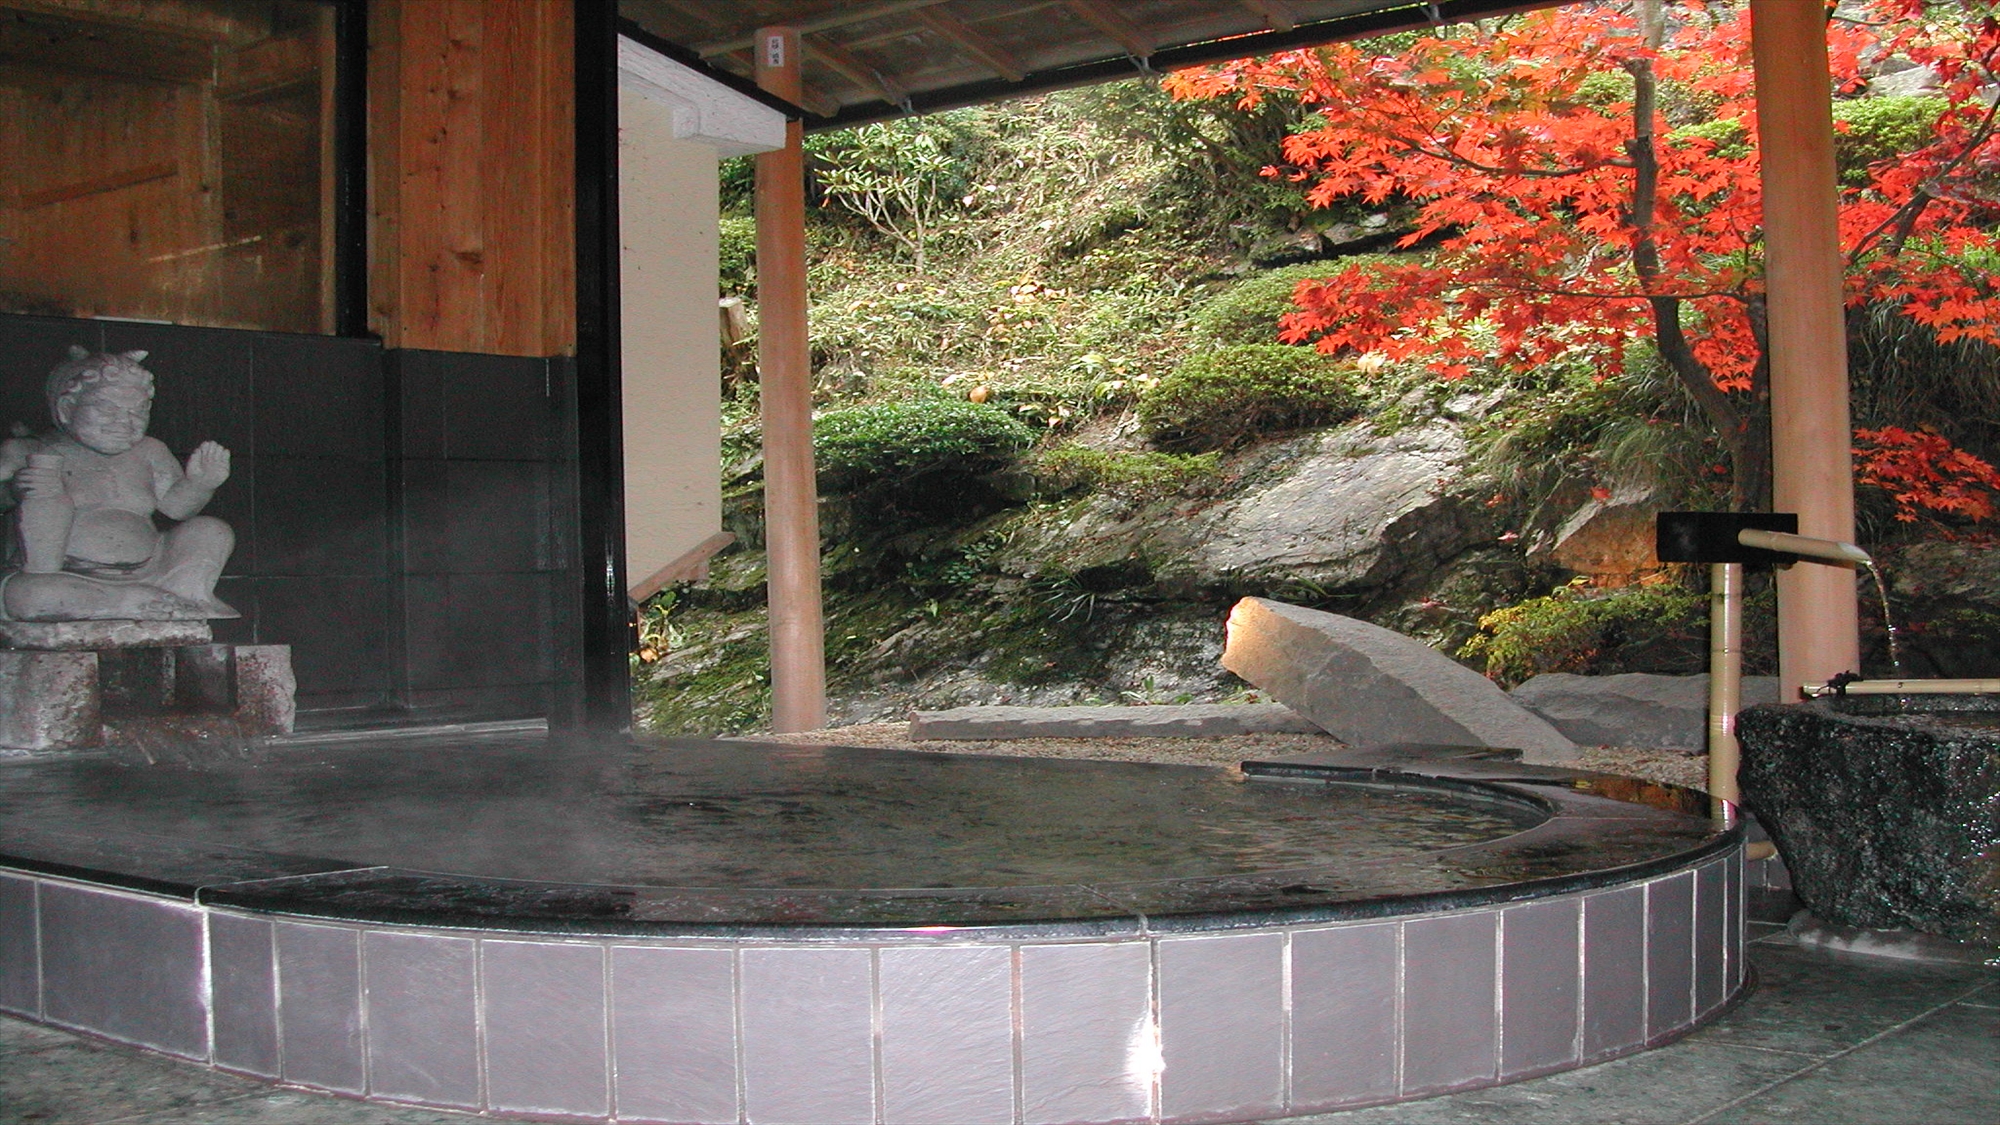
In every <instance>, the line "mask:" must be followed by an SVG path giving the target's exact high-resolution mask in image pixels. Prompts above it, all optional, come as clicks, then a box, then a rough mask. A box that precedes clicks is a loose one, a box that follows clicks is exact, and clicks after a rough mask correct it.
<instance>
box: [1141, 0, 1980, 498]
mask: <svg viewBox="0 0 2000 1125" xmlns="http://www.w3.org/2000/svg"><path fill="white" fill-rule="evenodd" d="M1869 13H1870V18H1867V19H1848V18H1836V19H1832V20H1830V21H1829V23H1828V28H1827V41H1828V46H1829V52H1830V56H1831V60H1832V69H1833V75H1832V79H1833V81H1834V82H1835V83H1837V84H1838V87H1839V88H1840V89H1841V90H1842V91H1844V92H1848V93H1853V92H1857V91H1858V90H1859V89H1860V88H1861V86H1862V84H1863V74H1864V69H1865V68H1866V67H1867V66H1868V65H1869V64H1872V63H1874V62H1876V61H1878V60H1881V59H1884V58H1888V57H1891V56H1894V57H1899V58H1902V59H1907V60H1909V61H1911V62H1915V63H1918V64H1921V65H1924V66H1926V67H1929V68H1930V69H1931V70H1932V71H1933V72H1934V73H1936V74H1937V75H1938V76H1939V78H1940V80H1941V83H1942V89H1941V91H1940V93H1941V94H1942V95H1943V97H1944V99H1945V105H1946V108H1945V111H1944V112H1943V114H1942V115H1941V116H1940V117H1939V118H1938V119H1937V121H1936V123H1935V125H1934V126H1933V128H1932V130H1931V134H1930V138H1929V141H1928V143H1926V144H1924V145H1923V146H1922V147H1920V148H1919V149H1918V150H1917V151H1914V152H1906V153H1902V154H1899V155H1898V156H1896V157H1895V158H1893V159H1889V160H1884V161H1881V162H1879V163H1877V164H1875V165H1873V166H1871V167H1870V168H1869V169H1868V170H1867V173H1866V176H1865V183H1854V184H1849V185H1847V186H1846V187H1844V189H1843V192H1842V199H1841V210H1840V221H1841V230H1842V235H1843V238H1844V240H1845V247H1846V251H1847V260H1848V269H1847V274H1846V284H1847V297H1848V300H1849V302H1850V303H1851V304H1852V305H1856V306H1859V305H1866V304H1873V303H1878V302H1887V303H1891V304H1893V305H1894V306H1896V307H1898V308H1900V310H1901V311H1902V312H1903V313H1904V314H1905V315H1907V316H1909V317H1911V318H1913V319H1915V320H1917V321H1919V322H1921V323H1923V324H1925V325H1927V326H1929V327H1930V328H1931V329H1932V330H1933V331H1934V332H1935V333H1936V336H1937V339H1938V340H1939V341H1940V342H1949V341H1951V340H1954V339H1959V338H1965V337H1973V338H1978V339H1982V340H1987V341H1993V342H2000V330H1997V329H2000V316H1996V315H1995V314H1996V313H2000V299H1996V294H2000V243H1996V239H1995V237H1994V233H1993V230H1992V229H1991V228H1992V225H1993V223H1994V221H1995V220H1996V218H2000V206H1996V195H1995V193H1994V192H1993V191H1992V190H1990V189H1991V187H1992V184H1993V177H1994V175H1995V173H1996V172H2000V140H1996V137H1995V129H1994V125H1995V112H1996V109H1995V106H1994V105H1992V104H1989V103H1988V102H1987V101H1986V100H1984V99H1983V98H1982V97H1981V91H1982V89H1983V88H1987V87H1990V86H1991V84H1993V83H1994V81H1995V67H1996V58H1997V57H2000V21H1996V20H1995V19H1994V18H1993V15H1992V13H1991V12H1990V11H1989V10H1987V7H1986V4H1985V3H1984V2H1973V0H1966V2H1965V3H1959V4H1952V5H1937V6H1927V5H1926V4H1925V3H1924V0H1875V2H1874V3H1873V4H1872V6H1871V7H1870V8H1869ZM1167 86H1168V89H1169V90H1170V92H1171V93H1173V94H1174V95H1175V96H1176V97H1181V98H1218V97H1235V98H1236V99H1238V101H1239V104H1240V105H1242V106H1244V107H1246V108H1247V107H1250V106H1254V105H1256V104H1257V103H1258V102H1259V101H1260V100H1261V99H1263V98H1265V97H1267V96H1269V95H1270V94H1272V93H1273V92H1276V91H1289V92H1292V93H1293V94H1295V95H1296V96H1297V97H1298V98H1299V99H1300V101H1301V103H1302V104H1305V105H1307V106H1310V107H1311V108H1312V110H1313V116H1312V118H1311V119H1310V121H1309V123H1308V126H1307V127H1305V128H1303V129H1301V130H1299V131H1297V132H1294V133H1293V134H1292V135H1290V136H1288V137H1287V138H1286V139H1285V141H1284V143H1283V159H1284V161H1285V164H1283V165H1282V166H1274V167H1271V168H1267V169H1265V174H1266V175H1271V176H1288V177H1290V178H1291V179H1293V180H1295V181H1298V182H1301V183H1308V184H1310V189H1309V191H1308V199H1309V200H1310V201H1311V202H1312V203H1313V204H1314V205H1316V206H1325V205H1327V204H1330V203H1332V202H1334V201H1336V200H1341V199H1359V200H1364V201H1367V202H1369V203H1383V202H1388V201H1392V200H1395V201H1404V202H1407V203H1410V204H1413V205H1415V206H1416V207H1417V219H1416V226H1415V229H1413V230H1412V231H1411V232H1410V233H1409V234H1408V235H1407V236H1406V237H1405V238H1404V239H1403V240H1402V241H1403V245H1404V246H1406V247H1416V246H1418V245H1420V244H1429V245H1430V246H1431V251H1430V253H1429V254H1427V255H1425V256H1424V257H1423V258H1421V259H1417V258H1413V259H1412V260H1411V261H1409V262H1408V263H1407V264H1401V265H1389V266H1380V265H1370V266H1367V267H1361V266H1356V267H1352V268H1349V269H1346V270H1344V271H1341V272H1339V273H1337V274H1335V275H1333V276H1330V277H1327V278H1325V279H1323V280H1317V281H1306V282H1301V283H1300V284H1299V286H1298V289H1297V291H1296V293H1295V294H1294V301H1295V303H1296V304H1297V306H1298V307H1297V311H1295V312H1293V313H1291V314H1289V315H1287V316H1286V317H1285V318H1284V320H1283V322H1282V333H1281V338H1282V339H1283V340H1285V341H1286V342H1289V343H1305V342H1308V341H1310V342H1313V343H1315V344H1316V345H1317V346H1318V347H1319V348H1320V350H1322V351H1326V352H1329V353H1339V352H1348V351H1352V352H1362V353H1367V352H1373V353H1379V354H1382V355H1385V356H1387V357H1389V358H1391V359H1412V360H1421V361H1422V362H1424V363H1426V364H1427V365H1428V366H1429V367H1430V369H1431V370H1433V371H1435V372H1436V373H1437V374H1439V375H1441V376H1444V377H1446V378H1456V377H1459V376H1462V375H1464V374H1466V373H1467V371H1468V370H1469V369H1470V365H1471V364H1473V363H1474V362H1478V361H1483V360H1486V359H1487V358H1488V357H1491V358H1492V359H1495V360H1497V361H1498V362H1500V363H1501V364H1504V365H1506V366H1508V367H1512V368H1516V369H1528V368H1532V367H1535V366H1537V365H1540V364H1544V363H1547V362H1550V361H1552V360H1555V359H1557V358H1559V357H1564V356H1574V355H1577V354H1579V353H1583V354H1592V355H1594V356H1595V358H1596V361H1597V362H1598V363H1599V364H1600V367H1601V370H1602V372H1603V373H1604V374H1605V375H1612V374H1616V373H1617V372H1619V371H1620V370H1622V368H1623V365H1624V363H1625V358H1626V351H1627V348H1628V346H1629V345H1630V344H1631V342H1632V341H1633V340H1635V339H1639V338H1645V339H1649V340H1650V341H1651V342H1652V344H1653V346H1654V348H1655V349H1656V350H1657V352H1658V354H1659V356H1660V358H1661V359H1662V360H1663V361H1664V362H1665V363H1666V365H1667V366H1668V367H1669V368H1670V369H1671V370H1672V371H1673V373H1674V375H1675V376H1676V377H1677V379H1678V381H1679V382H1680V383H1681V384H1682V385H1683V386H1685V387H1686V389H1687V391H1688V393H1689V394H1690V395H1691V396H1692V397H1693V398H1694V400H1695V401H1696V402H1697V403H1698V404H1699V405H1700V407H1701V409H1702V410H1703V412H1704V413H1705V415H1706V416H1707V418H1708V420H1709V421H1710V423H1712V424H1713V426H1714V428H1715V431H1716V434H1717V435H1718V437H1719V438H1720V440H1721V441H1722V443H1723V445H1724V447H1725V448H1726V449H1727V451H1728V453H1729V456H1730V461H1731V464H1732V468H1733V474H1734V475H1733V481H1732V495H1731V500H1732V503H1733V505H1734V506H1736V507H1738V508H1739V509H1753V508H1761V507H1764V506H1765V505H1767V504H1768V500H1769V487H1770V448H1769V414H1768V397H1769V392H1768V380H1767V372H1768V369H1767V364H1766V361H1765V350H1766V349H1765V334H1764V287H1763V259H1762V243H1761V215H1762V198H1761V191H1760V186H1759V180H1758V165H1757V160H1758V157H1757V152H1758V147H1757V139H1758V134H1757V117H1756V106H1755V100H1754V90H1753V87H1752V76H1751V60H1750V17H1749V13H1748V10H1747V6H1745V5H1739V4H1733V3H1731V4H1725V3H1704V2H1702V0H1681V2H1679V3H1673V4H1664V3H1662V0H1638V2H1637V3H1635V4H1632V5H1624V4H1582V5H1570V6H1566V7H1562V8H1556V9H1547V10H1542V11H1537V12H1533V13H1530V14H1527V15H1524V16H1518V17H1512V18H1508V19H1505V20H1500V21H1493V22H1489V23H1485V24H1475V25H1459V26H1457V27H1444V28H1439V29H1436V30H1434V31H1432V32H1429V33H1424V34H1419V35H1416V36H1406V37H1400V38H1391V39H1385V40H1376V41H1364V42H1357V43H1344V44H1337V45H1333V46H1328V47H1321V48H1315V49H1311V50H1301V51H1292V52H1287V53H1284V54H1280V55H1274V56H1271V57H1268V58H1260V59H1243V60H1239V61H1236V62H1231V63H1226V64H1223V65H1220V66H1215V67H1209V68H1205V69H1200V70H1192V71H1181V72H1177V73H1174V74H1171V75H1169V76H1168V77H1167ZM1880 444H1881V443H1879V442H1878V443H1876V445H1877V446H1879V445H1880ZM1891 444H1894V443H1893V442H1892V443H1891ZM1966 456H1969V455H1966ZM1973 460H1975V461H1976V460H1977V459H1976V458H1974V459H1973ZM1979 464H1981V465H1984V462H1979ZM1961 467H1962V466H1961ZM1989 471H1990V470H1989ZM1959 510H1960V511H1966V512H1969V511H1970V509H1967V508H1964V507H1963V506H1961V507H1960V509H1959Z"/></svg>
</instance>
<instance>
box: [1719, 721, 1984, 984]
mask: <svg viewBox="0 0 2000 1125" xmlns="http://www.w3.org/2000/svg"><path fill="white" fill-rule="evenodd" d="M1737 737H1738V739H1739V740H1740V741H1741V742H1742V745H1743V765H1742V774H1741V777H1742V786H1743V794H1744V802H1745V804H1746V805H1747V806H1748V807H1749V808H1750V809H1751V810H1752V811H1753V812H1755V813H1756V815H1757V818H1758V820H1759V821H1760V822H1762V823H1763V824H1764V826H1765V827H1766V828H1767V829H1768V830H1769V831H1770V833H1771V836H1772V838H1773V840H1775V841H1776V843H1777V845H1778V850H1779V852H1780V853H1781V854H1782V855H1783V856H1784V859H1785V866H1786V867H1787V868H1788V869H1789V870H1790V872H1791V877H1792V883H1793V888H1794V890H1795V892H1796V893H1797V894H1798V896H1799V898H1800V900H1801V901H1803V902H1804V903H1805V904H1806V906H1807V907H1808V908H1809V909H1810V910H1811V911H1812V913H1813V914H1814V915H1816V916H1817V917H1818V918H1820V919H1821V920H1823V921H1826V922H1830V923H1833V924H1834V925H1836V926H1843V927H1850V928H1854V929H1860V930H1909V931H1914V932H1916V933H1920V934H1931V935H1935V936H1938V937H1943V938H1949V939H1952V940H1955V941H1963V942H1972V943H1981V944H1989V945H1992V944H2000V697H1994V696H1981V695H1945V694H1934V695H1922V694H1913V695H1850V696H1845V697H1833V698H1827V699H1820V700H1815V701H1813V702H1811V703H1806V704H1797V705H1791V706H1783V707H1778V706H1763V707H1752V708H1749V709H1747V710H1745V711H1743V712H1742V713H1741V714H1740V715H1738V716H1737Z"/></svg>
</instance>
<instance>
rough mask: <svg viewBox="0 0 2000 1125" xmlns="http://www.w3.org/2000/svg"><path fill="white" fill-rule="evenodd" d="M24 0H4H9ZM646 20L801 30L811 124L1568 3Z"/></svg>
mask: <svg viewBox="0 0 2000 1125" xmlns="http://www.w3.org/2000/svg"><path fill="white" fill-rule="evenodd" d="M17 2H20V0H0V10H4V8H5V6H6V5H8V4H11V3H17ZM619 2H620V10H621V11H622V12H623V13H624V15H625V16H626V17H627V18H630V19H632V20H634V22H636V23H638V24H639V25H640V26H641V27H643V28H645V29H646V30H648V31H650V32H652V33H653V34H656V35H658V36H660V37H661V38H662V39H666V40H668V41H670V42H672V43H675V44H679V45H681V46H682V47H685V48H687V49H689V50H692V51H695V52H697V53H698V54H700V55H702V56H704V57H706V58H708V59H709V60H710V61H711V63H713V64H714V65H716V66H717V67H719V68H720V69H723V70H728V71H732V72H735V73H737V74H748V73H749V70H750V68H749V66H748V65H747V63H746V62H744V61H743V60H741V59H739V58H738V57H736V56H737V54H738V53H739V52H742V51H745V50H747V49H748V48H749V47H750V46H751V45H752V42H753V36H754V34H755V32H756V29H757V28H759V27H763V26H772V27H777V26H784V27H790V28H795V29H797V30H798V31H799V32H800V33H801V35H802V36H805V37H806V38H804V40H803V49H804V50H805V51H806V57H805V61H806V64H807V80H808V81H809V82H812V83H815V84H817V87H818V89H817V90H816V91H815V95H816V96H815V97H814V98H813V100H812V104H810V105H806V106H804V107H803V108H805V109H807V110H808V111H809V112H810V113H811V114H812V115H813V118H819V117H824V116H826V115H827V114H828V113H829V111H831V120H814V119H812V118H809V119H808V121H807V124H806V127H807V128H808V129H818V128H829V127H831V128H841V127H846V126H848V125H854V124H862V123H865V122H868V121H874V120H880V119H883V118H887V117H893V116H896V115H898V114H901V113H909V112H914V113H928V112H933V111H936V110H940V109H947V108H950V107H953V106H959V105H970V104H976V103H979V102H986V101H993V100H996V99H1000V98H1006V97H1010V96H1014V95H1016V94H1021V93H1029V92H1033V91H1041V90H1051V89H1061V88H1063V87H1067V86H1076V85H1085V84H1089V83H1092V82H1103V81H1110V80H1112V79H1115V78H1119V77H1122V76H1124V75H1129V74H1131V73H1132V72H1133V67H1134V65H1135V60H1136V63H1137V65H1139V66H1141V67H1142V68H1154V67H1157V68H1160V69H1171V68H1173V67H1181V66H1193V65H1200V64H1202V63H1208V62H1215V61H1218V60H1221V59H1226V58H1233V57H1236V56H1238V55H1242V54H1259V53H1267V52H1270V51H1277V50H1287V49H1292V48H1297V47H1309V46H1317V45H1319V44H1322V43H1327V42H1331V41H1334V40H1340V39H1349V38H1356V37H1361V36H1366V35H1375V34H1382V33H1384V32H1389V31H1399V30H1404V29H1406V28H1411V27H1420V26H1426V25H1428V24H1431V23H1435V22H1446V23H1450V22H1455V21H1459V20H1466V19H1479V18H1483V17H1486V16H1492V15H1499V14H1503V13H1507V12H1517V11H1525V10H1528V9H1532V8H1539V7H1550V6H1553V5H1555V4H1557V3H1560V2H1563V0H619Z"/></svg>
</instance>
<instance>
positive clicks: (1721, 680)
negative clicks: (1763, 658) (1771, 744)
mask: <svg viewBox="0 0 2000 1125" xmlns="http://www.w3.org/2000/svg"><path fill="white" fill-rule="evenodd" d="M1742 708H1743V564H1742V563H1711V564H1710V565H1709V568H1708V795H1709V796H1710V797H1712V798H1717V799H1720V800H1724V801H1729V802H1731V803H1732V804H1733V803H1735V802H1737V801H1739V800H1741V795H1740V794H1739V792H1738V791H1737V787H1736V771H1737V767H1738V766H1739V765H1740V764H1741V762H1742V760H1743V754H1742V747H1741V745H1740V744H1739V743H1738V742H1737V741H1736V712H1738V711H1740V710H1742Z"/></svg>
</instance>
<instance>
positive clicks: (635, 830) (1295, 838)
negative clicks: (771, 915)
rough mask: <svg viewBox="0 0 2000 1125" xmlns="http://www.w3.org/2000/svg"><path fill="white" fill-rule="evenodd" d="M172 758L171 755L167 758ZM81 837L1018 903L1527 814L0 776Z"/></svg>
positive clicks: (17, 799)
mask: <svg viewBox="0 0 2000 1125" xmlns="http://www.w3.org/2000/svg"><path fill="white" fill-rule="evenodd" d="M153 757H158V755H157V753H155V754H153ZM58 811H60V813H61V815H62V817H63V819H64V820H65V822H66V823H67V825H68V826H70V827H71V828H73V829H75V830H107V831H120V832H137V833H143V834H145V835H148V836H155V837H163V838H168V839H180V840H201V841H206V842H209V843H214V844H223V845H228V846H231V847H241V848H255V849H259V850H264V851H275V852H285V853H291V854H295V855H337V856H340V857H341V858H342V859H345V860H348V861H351V862H357V863H367V864H379V865H384V866H394V867H406V868H417V869H423V870H429V871H439V872H452V873H458V874H468V875H482V876H488V877H500V878H510V879H535V880H547V881H556V882H572V883H599V884H603V883H615V884H643V885H653V886H681V887H716V886H751V887H822V888H823V887H846V888H865V887H932V888H938V887H969V886H989V887H1011V886H1026V885H1046V884H1055V883H1091V882H1100V881H1107V880H1108V881H1117V882H1124V881H1129V880H1149V879H1165V878H1183V877H1213V876H1229V875H1242V874H1247V873H1251V872H1255V871H1267V870H1283V869H1291V868H1303V867H1314V866H1320V865H1324V864H1330V863H1335V862H1344V863H1352V864H1357V865H1366V864H1368V863H1371V862H1374V861H1377V860H1385V859H1393V858H1397V857H1408V856H1416V855H1422V854H1426V853H1429V852H1434V851H1437V850H1439V849H1441V848H1451V847H1459V846H1464V845H1469V844H1476V843H1480V842H1483V841H1487V840H1492V839H1497V838H1500V837H1504V836H1508V835H1511V834H1513V833H1516V832H1520V831H1522V830H1524V829H1527V828H1531V827H1533V826H1534V825H1536V824H1538V823H1540V822H1541V821H1542V820H1544V819H1546V816H1545V814H1543V813H1542V812H1540V811H1538V810H1536V809H1534V808H1532V807H1531V806H1527V805H1524V804H1520V803H1510V802H1504V801H1499V800H1493V799H1487V798H1482V797H1479V796H1477V795H1464V794H1455V793H1450V792H1440V791H1436V790H1428V789H1412V788H1398V787H1395V786H1391V785H1353V784H1342V785H1330V786H1322V785H1311V786H1306V785H1285V784H1277V783H1250V782H1246V781H1245V780H1244V779H1243V777H1242V775H1241V774H1239V773H1237V772H1236V771H1234V770H1226V769H1219V768H1208V767H1188V766H1157V765H1145V764H1136V763H1122V762H1077V761H1061V760H1051V759H1041V758H1001V757H983V756H967V755H948V754H910V753H900V752H894V751H880V750H864V749H851V748H830V747H783V748H773V747H766V746H761V745H756V744H746V743H733V744H732V743H726V742H668V743H662V744H655V745H640V746H636V747H632V748H619V749H617V750H611V751H607V750H603V749H598V748H593V747H591V746H589V745H587V744H582V743H574V744H571V743H564V742H561V741H553V742H552V741H545V740H544V739H543V738H542V737H540V736H538V735H521V736H517V737H514V738H510V739H505V740H498V741H496V740H493V739H491V738H487V739H468V740H464V741H462V742H461V743H459V744H457V745H445V746H441V747H433V748H429V749H426V750H425V751H424V752H422V753H412V752H411V751H410V750H409V749H407V748H405V747H400V746H397V745H395V744H394V743H385V744H378V745H334V746H320V747H313V746H303V747H291V748H284V749H275V750H264V751H261V752H257V753H254V754H249V755H245V756H233V755H210V756H208V757H207V760H204V761H196V762H180V763H171V762H162V763H159V764H154V765H148V764H144V763H143V762H135V761H134V760H132V759H131V758H129V757H128V756H125V755H111V756H102V757H92V758H78V759H73V760H69V761H63V762H45V763H42V764H40V765H38V766H36V767H35V768H33V769H32V770H15V771H11V774H10V773H9V771H5V770H4V769H0V812H4V813H5V815H6V816H7V817H8V818H9V819H37V818H42V817H47V816H50V815H51V814H54V813H56V812H58Z"/></svg>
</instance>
